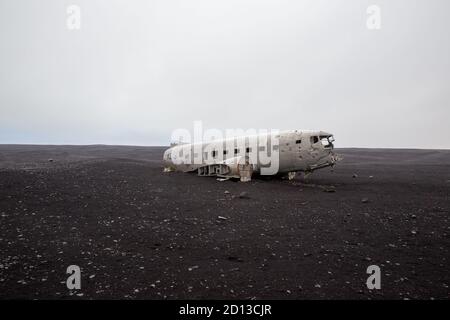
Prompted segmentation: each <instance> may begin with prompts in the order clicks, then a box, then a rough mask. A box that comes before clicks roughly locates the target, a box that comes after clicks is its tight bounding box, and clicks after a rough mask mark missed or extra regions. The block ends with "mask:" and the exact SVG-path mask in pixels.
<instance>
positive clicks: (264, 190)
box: [0, 145, 450, 299]
mask: <svg viewBox="0 0 450 320" xmlns="http://www.w3.org/2000/svg"><path fill="white" fill-rule="evenodd" d="M164 149H165V148H163V147H124V146H120V147H119V146H25V145H20V146H17V145H3V146H0V298H1V299H11V298H26V299H36V298H38V299H39V298H41V299H42V298H50V299H59V298H76V299H91V298H94V299H105V298H114V299H116V298H117V299H122V298H138V299H142V298H146V299H204V298H212V299H214V298H219V299H220V298H230V299H233V298H237V299H251V298H256V299H260V298H267V299H322V298H325V299H344V298H351V299H386V298H389V299H403V298H409V299H431V298H434V299H448V298H449V297H450V289H449V285H450V275H449V274H450V272H449V271H450V268H449V265H448V263H449V258H450V256H449V250H450V238H449V233H450V223H449V213H450V201H449V190H450V151H438V150H381V149H379V150H377V149H340V150H339V149H338V153H339V154H341V155H342V156H343V157H344V160H343V161H342V162H340V163H339V164H338V165H337V166H336V167H335V169H334V171H331V170H330V169H323V170H322V171H318V172H316V173H314V174H312V175H311V176H310V177H309V178H308V179H307V180H306V181H304V180H303V179H302V178H297V179H295V180H293V181H288V180H281V179H255V180H253V181H251V182H249V183H240V182H234V181H225V182H219V181H217V180H216V179H214V178H204V177H197V176H196V175H195V174H185V173H163V172H162V163H161V160H160V159H161V156H162V152H163V150H164ZM49 159H52V160H53V161H49ZM355 174H356V175H357V176H356V175H355ZM354 175H355V177H354ZM332 186H333V187H334V189H333V188H332ZM327 191H334V192H327ZM242 192H246V193H247V196H246V197H240V194H241V193H242ZM363 199H364V200H363ZM219 216H220V218H219ZM72 264H75V265H78V266H80V267H81V271H82V280H81V283H82V284H81V285H82V288H81V290H77V291H71V290H68V289H67V288H66V284H65V281H66V278H67V276H68V275H67V274H66V268H67V267H68V266H69V265H72ZM371 264H376V265H378V266H380V268H381V274H382V276H381V289H380V290H369V289H367V287H366V285H365V283H366V279H367V277H368V275H367V274H366V269H367V267H368V266H369V265H371Z"/></svg>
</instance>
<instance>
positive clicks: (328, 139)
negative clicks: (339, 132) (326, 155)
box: [320, 136, 334, 148]
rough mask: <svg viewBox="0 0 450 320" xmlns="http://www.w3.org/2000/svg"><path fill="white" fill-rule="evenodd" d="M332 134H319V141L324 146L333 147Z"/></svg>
mask: <svg viewBox="0 0 450 320" xmlns="http://www.w3.org/2000/svg"><path fill="white" fill-rule="evenodd" d="M333 141H334V138H333V136H320V142H321V143H322V145H323V146H324V148H333Z"/></svg>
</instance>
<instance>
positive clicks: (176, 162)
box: [163, 130, 337, 180]
mask: <svg viewBox="0 0 450 320" xmlns="http://www.w3.org/2000/svg"><path fill="white" fill-rule="evenodd" d="M333 141H334V139H333V135H332V134H330V133H327V132H324V131H301V130H287V131H280V132H278V133H277V134H268V135H249V136H241V137H233V138H229V139H222V140H214V141H208V142H201V143H190V144H179V145H175V146H173V147H171V148H169V149H168V150H166V151H165V152H164V156H163V160H164V165H165V167H166V169H169V170H179V171H184V172H189V171H195V170H197V171H198V173H199V175H208V176H211V175H216V176H221V177H241V180H242V176H243V172H244V170H245V168H246V167H245V165H247V166H251V168H250V169H251V172H250V176H251V175H252V174H253V173H259V174H263V175H274V174H280V173H281V174H282V173H288V172H298V171H303V172H311V171H313V170H316V169H319V168H324V167H328V166H332V165H334V164H335V162H336V161H337V157H336V155H335V153H334V152H333V148H334V146H333ZM247 169H248V168H247ZM248 180H249V179H248Z"/></svg>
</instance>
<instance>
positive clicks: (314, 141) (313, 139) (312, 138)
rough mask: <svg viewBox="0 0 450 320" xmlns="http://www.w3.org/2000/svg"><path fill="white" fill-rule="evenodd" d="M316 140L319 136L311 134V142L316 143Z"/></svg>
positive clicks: (317, 140)
mask: <svg viewBox="0 0 450 320" xmlns="http://www.w3.org/2000/svg"><path fill="white" fill-rule="evenodd" d="M317 142H319V137H317V136H312V137H311V144H314V143H317Z"/></svg>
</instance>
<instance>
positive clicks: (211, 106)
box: [0, 0, 450, 148]
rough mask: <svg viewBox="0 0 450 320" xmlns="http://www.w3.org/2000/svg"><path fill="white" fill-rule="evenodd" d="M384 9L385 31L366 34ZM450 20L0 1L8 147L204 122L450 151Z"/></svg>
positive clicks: (1, 110)
mask: <svg viewBox="0 0 450 320" xmlns="http://www.w3.org/2000/svg"><path fill="white" fill-rule="evenodd" d="M70 4H75V5H78V6H79V7H80V8H81V29H80V30H72V31H71V30H69V29H68V28H67V24H66V22H67V21H66V20H67V16H68V15H67V13H66V9H67V6H69V5H70ZM372 4H375V5H378V6H379V7H380V8H381V29H380V30H369V29H368V28H367V26H366V20H367V18H368V14H367V13H366V9H367V7H368V6H369V5H372ZM449 12H450V2H449V1H448V0H428V1H426V0H404V1H403V0H386V1H365V0H339V1H337V0H327V1H323V0H319V1H318V0H311V1H309V0H308V1H306V0H305V1H300V0H298V1H294V0H291V1H286V0H272V1H264V0H183V1H175V0H163V1H151V0H149V1H145V0H142V1H138V0H127V1H125V0H122V1H112V0H87V1H81V0H70V1H62V0H42V1H36V0H0V40H1V41H0V143H51V144H91V143H107V144H139V145H167V144H168V142H169V140H170V135H171V133H172V131H173V130H174V129H176V128H187V129H191V128H192V126H193V121H195V120H202V121H203V125H204V127H205V128H219V129H225V128H243V129H246V128H257V129H258V128H269V129H270V128H277V129H294V128H304V129H323V130H326V131H329V132H333V133H334V134H335V137H336V145H337V146H338V147H417V148H450V126H449V124H448V122H449V116H450V90H449V89H450V65H449V60H450V58H449V57H450V34H449V31H450V22H449V21H448V16H449Z"/></svg>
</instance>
